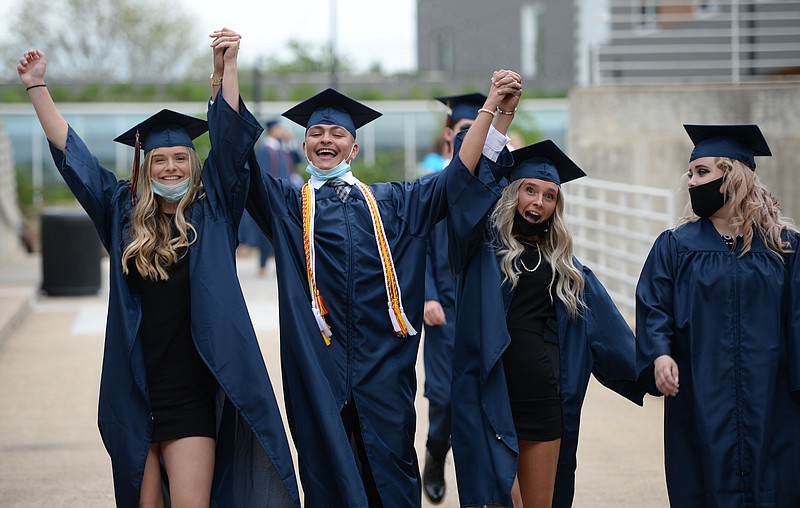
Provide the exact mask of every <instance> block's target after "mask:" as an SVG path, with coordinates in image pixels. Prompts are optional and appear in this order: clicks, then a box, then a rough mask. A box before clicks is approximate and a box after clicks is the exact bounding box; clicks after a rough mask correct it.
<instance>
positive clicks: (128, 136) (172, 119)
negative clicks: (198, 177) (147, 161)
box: [114, 109, 208, 202]
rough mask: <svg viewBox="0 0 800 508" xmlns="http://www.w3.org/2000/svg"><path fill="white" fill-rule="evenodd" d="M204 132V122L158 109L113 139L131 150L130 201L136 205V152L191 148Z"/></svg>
mask: <svg viewBox="0 0 800 508" xmlns="http://www.w3.org/2000/svg"><path fill="white" fill-rule="evenodd" d="M207 130H208V122H207V121H205V120H201V119H200V118H195V117H193V116H188V115H184V114H182V113H178V112H176V111H172V110H170V109H162V110H161V111H159V112H158V113H156V114H155V115H153V116H151V117H150V118H147V119H145V120H142V121H141V122H139V123H138V124H137V125H135V126H134V127H131V128H130V129H128V130H127V131H125V132H124V133H122V134H120V135H119V136H117V137H116V138H115V139H114V141H116V142H117V143H122V144H123V145H128V146H132V147H133V148H134V154H133V174H132V176H131V199H132V200H133V201H134V202H135V201H136V184H137V182H138V180H139V150H140V149H141V150H144V152H145V153H147V152H149V151H150V150H153V149H155V148H164V147H171V146H188V147H191V148H194V143H192V140H193V139H194V138H196V137H197V136H200V135H201V134H203V133H204V132H206V131H207Z"/></svg>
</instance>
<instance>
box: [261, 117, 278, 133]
mask: <svg viewBox="0 0 800 508" xmlns="http://www.w3.org/2000/svg"><path fill="white" fill-rule="evenodd" d="M279 123H281V121H280V120H278V119H277V118H273V119H272V120H267V121H266V123H265V124H264V127H265V128H266V129H267V132H269V130H270V129H271V128H273V127H275V126H276V125H278V124H279Z"/></svg>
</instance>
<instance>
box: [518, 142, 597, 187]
mask: <svg viewBox="0 0 800 508" xmlns="http://www.w3.org/2000/svg"><path fill="white" fill-rule="evenodd" d="M511 155H512V156H513V157H514V165H513V166H512V167H513V169H512V170H511V177H510V178H509V180H510V181H512V182H513V181H514V180H519V179H520V178H537V179H539V180H544V181H546V182H553V183H554V184H556V185H558V186H561V184H564V183H567V182H569V181H571V180H576V179H578V178H581V177H583V176H586V173H584V172H583V170H582V169H581V168H579V167H578V165H577V164H575V163H574V162H572V159H570V158H569V157H567V154H565V153H564V152H562V151H561V149H560V148H559V147H558V146H557V145H556V144H555V143H553V142H552V141H551V140H549V139H545V140H544V141H540V142H538V143H534V144H532V145H528V146H525V147H522V148H520V149H518V150H513V151H512V152H511Z"/></svg>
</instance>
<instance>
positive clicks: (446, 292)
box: [424, 219, 456, 451]
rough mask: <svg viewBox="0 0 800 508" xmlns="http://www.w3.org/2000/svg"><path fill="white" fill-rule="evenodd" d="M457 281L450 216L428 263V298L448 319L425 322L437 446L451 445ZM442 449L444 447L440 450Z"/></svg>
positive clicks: (431, 431) (438, 229) (433, 240)
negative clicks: (452, 266) (451, 253)
mask: <svg viewBox="0 0 800 508" xmlns="http://www.w3.org/2000/svg"><path fill="white" fill-rule="evenodd" d="M455 299H456V281H455V278H454V277H453V273H452V271H451V270H450V262H449V258H448V253H447V219H444V220H442V221H440V222H439V223H438V224H436V226H435V227H434V229H433V232H432V233H431V237H430V239H429V241H428V254H427V264H426V266H425V300H426V301H428V300H435V301H437V302H439V304H440V305H441V306H442V310H443V311H444V314H445V319H447V322H446V323H445V324H443V325H437V326H428V325H425V346H424V349H425V351H424V362H425V397H427V398H428V401H429V403H430V410H429V411H428V413H429V422H428V423H429V427H428V438H429V439H430V440H432V442H433V444H434V446H446V445H449V439H450V420H451V412H450V406H451V400H450V384H451V379H452V371H453V343H454V341H455V330H456V301H455ZM439 451H441V450H439Z"/></svg>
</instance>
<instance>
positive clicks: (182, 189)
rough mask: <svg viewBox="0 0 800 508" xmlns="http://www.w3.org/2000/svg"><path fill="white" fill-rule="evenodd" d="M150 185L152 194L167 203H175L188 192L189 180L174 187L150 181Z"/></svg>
mask: <svg viewBox="0 0 800 508" xmlns="http://www.w3.org/2000/svg"><path fill="white" fill-rule="evenodd" d="M150 184H151V185H152V186H153V192H154V193H155V194H157V195H159V196H161V197H162V198H164V199H165V200H166V201H167V203H177V202H178V201H180V200H181V198H182V197H183V196H184V194H186V191H188V190H189V178H187V179H186V180H184V181H182V182H180V183H176V184H175V185H164V184H163V183H159V182H156V181H155V180H152V179H151V180H150Z"/></svg>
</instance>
